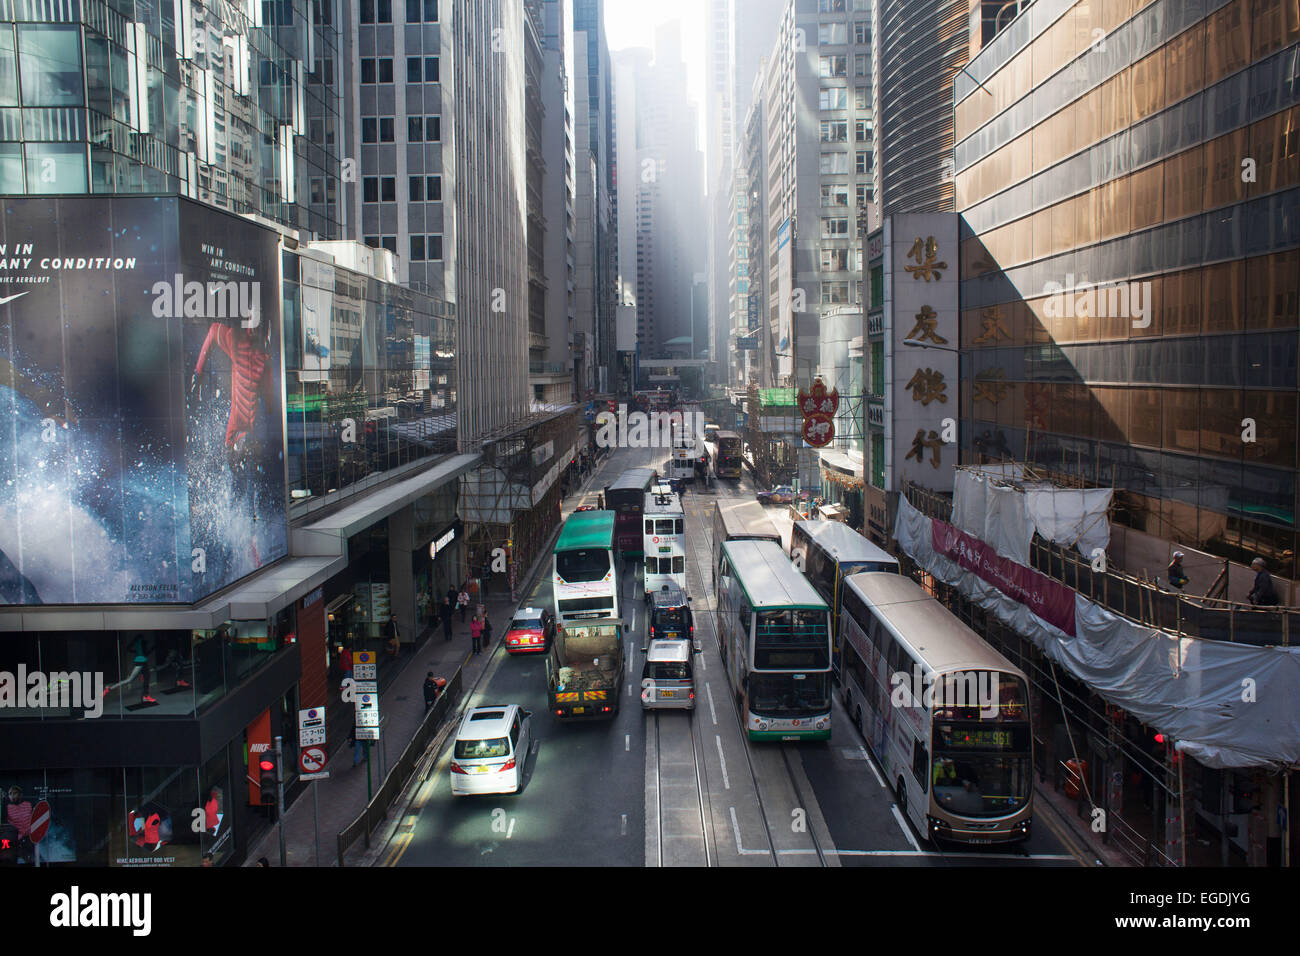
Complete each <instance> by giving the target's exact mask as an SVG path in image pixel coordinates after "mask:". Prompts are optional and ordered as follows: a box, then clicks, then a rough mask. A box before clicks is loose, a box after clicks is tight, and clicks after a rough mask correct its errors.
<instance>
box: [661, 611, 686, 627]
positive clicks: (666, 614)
mask: <svg viewBox="0 0 1300 956" xmlns="http://www.w3.org/2000/svg"><path fill="white" fill-rule="evenodd" d="M654 626H655V627H656V628H663V629H664V630H667V631H680V630H682V629H683V628H685V627H686V620H685V615H684V614H682V609H681V608H679V607H672V608H663V609H661V610H658V611H655V619H654Z"/></svg>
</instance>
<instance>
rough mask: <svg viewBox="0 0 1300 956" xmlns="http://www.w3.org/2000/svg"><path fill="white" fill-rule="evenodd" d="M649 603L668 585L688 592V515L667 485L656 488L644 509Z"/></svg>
mask: <svg viewBox="0 0 1300 956" xmlns="http://www.w3.org/2000/svg"><path fill="white" fill-rule="evenodd" d="M641 514H642V521H643V522H644V525H645V530H644V532H643V534H642V546H641V550H642V551H643V552H644V553H645V594H646V600H647V601H649V600H650V595H652V594H654V592H656V591H658V590H659V589H660V588H661V587H663V586H664V585H665V584H675V585H676V586H677V587H679V588H681V589H682V590H683V591H685V590H686V511H685V509H683V508H682V500H681V498H680V497H678V496H677V495H676V494H674V493H673V491H672V489H671V488H669V487H668V486H667V485H655V486H654V487H653V488H651V489H650V491H649V493H647V494H646V496H645V505H644V506H643V507H642V509H641Z"/></svg>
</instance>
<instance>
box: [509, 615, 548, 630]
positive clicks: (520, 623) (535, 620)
mask: <svg viewBox="0 0 1300 956" xmlns="http://www.w3.org/2000/svg"><path fill="white" fill-rule="evenodd" d="M510 628H511V630H514V631H540V630H541V629H542V619H541V618H540V617H517V618H515V619H514V621H513V623H511V625H510Z"/></svg>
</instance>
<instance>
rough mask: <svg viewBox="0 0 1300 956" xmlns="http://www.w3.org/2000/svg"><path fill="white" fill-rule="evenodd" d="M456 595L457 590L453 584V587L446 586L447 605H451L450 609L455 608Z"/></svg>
mask: <svg viewBox="0 0 1300 956" xmlns="http://www.w3.org/2000/svg"><path fill="white" fill-rule="evenodd" d="M457 593H458V591H457V589H456V585H454V584H453V585H450V586H448V588H447V603H449V604H450V605H452V607H455V606H456V595H457Z"/></svg>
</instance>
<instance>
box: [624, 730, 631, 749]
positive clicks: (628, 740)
mask: <svg viewBox="0 0 1300 956" xmlns="http://www.w3.org/2000/svg"><path fill="white" fill-rule="evenodd" d="M623 749H624V750H628V751H630V750H631V749H632V735H631V734H624V735H623Z"/></svg>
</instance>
